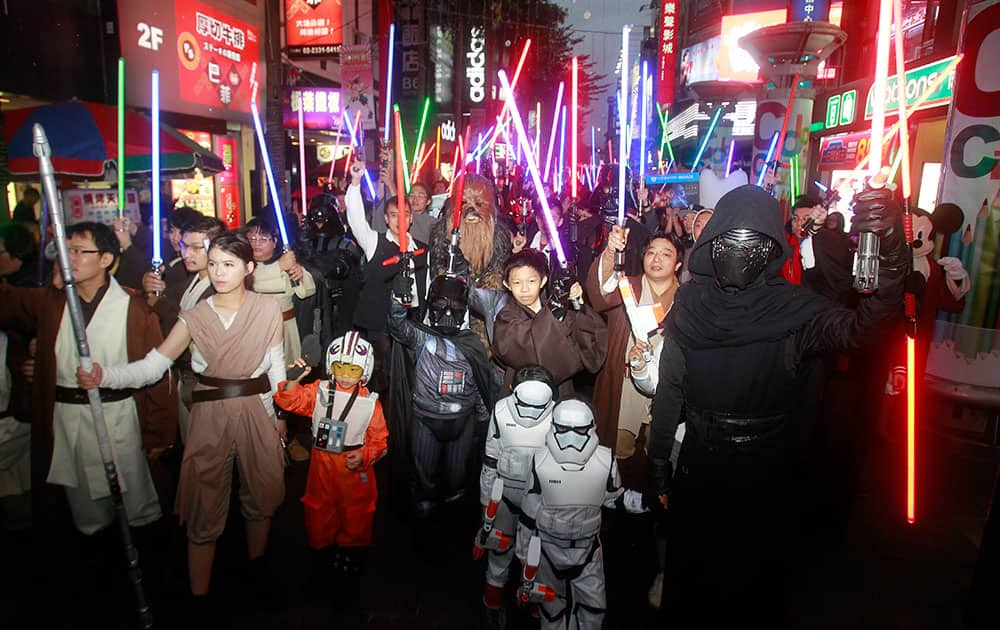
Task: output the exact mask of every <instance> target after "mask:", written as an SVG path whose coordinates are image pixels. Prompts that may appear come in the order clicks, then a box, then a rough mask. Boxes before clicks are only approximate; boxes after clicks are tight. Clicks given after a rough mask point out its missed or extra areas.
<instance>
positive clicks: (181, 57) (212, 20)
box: [118, 0, 266, 119]
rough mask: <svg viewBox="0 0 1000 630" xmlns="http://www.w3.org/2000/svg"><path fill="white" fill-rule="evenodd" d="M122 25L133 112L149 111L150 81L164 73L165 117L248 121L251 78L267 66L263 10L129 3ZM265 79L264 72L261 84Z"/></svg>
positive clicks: (122, 7)
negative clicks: (262, 42)
mask: <svg viewBox="0 0 1000 630" xmlns="http://www.w3.org/2000/svg"><path fill="white" fill-rule="evenodd" d="M244 4H246V3H244ZM215 5H220V6H224V7H225V9H222V8H215ZM118 19H119V24H120V33H121V50H122V55H123V56H124V57H125V58H126V59H127V60H128V63H127V64H126V72H127V77H126V82H125V83H126V90H127V93H126V99H127V101H128V104H129V105H133V106H137V107H149V106H150V87H149V77H150V73H151V72H152V71H153V70H159V72H160V99H161V100H160V107H161V108H162V109H163V110H165V111H172V112H179V113H185V114H194V115H199V116H209V117H213V118H225V119H234V118H243V119H248V116H244V115H248V114H249V113H250V92H251V89H250V73H251V69H252V67H253V64H254V63H255V62H256V63H257V64H258V65H259V64H260V41H259V36H260V27H261V26H262V25H263V10H262V8H259V7H253V6H251V5H249V4H247V5H246V7H245V8H241V9H239V10H237V9H235V8H234V7H231V6H230V5H229V4H228V3H227V4H223V3H221V2H219V1H218V0H215V1H214V2H199V1H198V0H174V1H173V2H167V1H157V2H151V1H146V2H141V1H131V2H129V1H125V0H122V1H121V2H119V3H118ZM265 74H266V73H264V72H258V73H257V78H258V80H259V81H260V82H261V83H263V82H264V80H265ZM263 88H264V86H263V85H262V86H261V89H263ZM234 114H236V115H234Z"/></svg>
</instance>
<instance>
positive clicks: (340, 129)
mask: <svg viewBox="0 0 1000 630" xmlns="http://www.w3.org/2000/svg"><path fill="white" fill-rule="evenodd" d="M343 130H344V121H343V119H341V120H338V121H337V136H336V140H335V141H334V143H333V159H332V160H330V174H329V175H327V177H326V180H327V182H328V183H329V184H330V185H331V186H332V185H333V167H334V166H336V165H337V154H338V153H340V134H341V133H342V132H343Z"/></svg>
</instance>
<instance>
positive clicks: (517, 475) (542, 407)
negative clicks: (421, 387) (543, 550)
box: [473, 365, 555, 627]
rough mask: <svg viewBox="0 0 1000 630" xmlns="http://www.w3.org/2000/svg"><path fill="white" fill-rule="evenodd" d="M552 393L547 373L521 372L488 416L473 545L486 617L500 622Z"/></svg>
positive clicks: (548, 421)
mask: <svg viewBox="0 0 1000 630" xmlns="http://www.w3.org/2000/svg"><path fill="white" fill-rule="evenodd" d="M554 393H555V383H554V382H553V378H552V374H551V373H550V372H549V371H548V370H546V369H545V368H543V367H541V366H538V365H532V366H527V367H523V368H521V369H519V370H518V371H517V372H516V373H515V374H514V382H513V387H512V391H511V394H510V395H509V396H507V397H506V398H502V399H500V400H499V401H497V404H496V407H495V408H494V410H493V418H492V419H491V421H490V426H489V432H488V433H487V435H486V448H485V454H484V457H483V469H482V473H481V474H480V477H479V502H480V503H481V504H482V505H483V511H484V519H483V525H482V527H481V528H480V530H479V531H478V532H477V533H476V537H475V540H474V543H473V544H474V551H473V554H474V555H475V556H476V557H481V556H482V555H483V552H484V551H485V552H487V557H488V560H487V565H486V585H485V587H484V588H483V604H484V605H485V606H486V608H487V609H488V611H489V612H488V616H491V617H501V616H502V613H500V611H502V609H503V601H502V599H503V589H504V585H505V584H506V583H507V574H508V571H509V569H510V561H511V559H512V558H513V556H514V545H513V542H514V537H515V535H516V534H517V521H518V517H520V515H521V502H522V500H523V499H524V493H525V492H526V491H527V489H528V484H529V482H530V481H531V472H532V471H531V463H532V460H533V459H534V456H535V453H536V452H537V451H538V450H539V449H544V448H545V438H546V436H547V435H548V433H549V425H550V424H551V420H552V409H553V407H554V405H555V401H554V400H553V396H554ZM492 611H497V612H492ZM490 613H491V614H490ZM494 625H497V626H500V627H502V626H503V622H502V621H499V620H498V621H496V622H494Z"/></svg>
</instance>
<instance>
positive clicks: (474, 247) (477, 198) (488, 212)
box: [430, 174, 511, 289]
mask: <svg viewBox="0 0 1000 630" xmlns="http://www.w3.org/2000/svg"><path fill="white" fill-rule="evenodd" d="M462 205H463V206H464V207H465V211H464V213H463V218H462V221H461V223H460V224H459V248H460V249H461V250H462V255H463V256H465V259H466V260H467V261H469V270H470V272H471V276H472V277H471V280H472V284H473V286H476V287H482V288H487V289H502V288H503V277H502V276H503V264H504V262H505V261H506V260H507V257H508V256H510V254H511V234H510V232H509V231H508V230H507V228H506V227H504V226H503V224H501V223H499V222H498V221H497V219H498V217H497V206H496V195H495V193H494V191H493V185H492V184H491V183H490V182H489V180H487V179H486V178H485V177H482V176H480V175H473V174H469V175H466V176H465V192H464V194H463V196H462ZM471 216H475V217H478V218H479V221H469V218H470V217H471ZM453 217H454V215H453V208H452V203H451V200H449V201H448V202H446V203H445V206H444V208H443V210H442V218H441V219H439V220H438V222H437V223H436V224H434V229H433V231H432V232H431V247H430V249H431V251H430V255H431V272H432V277H433V276H436V275H438V274H440V273H443V272H445V271H447V268H448V244H449V242H450V239H451V229H452V225H453V221H454V219H453Z"/></svg>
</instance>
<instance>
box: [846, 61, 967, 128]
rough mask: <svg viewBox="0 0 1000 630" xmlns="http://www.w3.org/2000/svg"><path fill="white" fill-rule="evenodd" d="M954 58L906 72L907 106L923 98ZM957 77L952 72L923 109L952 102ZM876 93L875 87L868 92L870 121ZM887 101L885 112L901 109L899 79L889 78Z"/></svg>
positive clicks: (866, 117)
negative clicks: (928, 87)
mask: <svg viewBox="0 0 1000 630" xmlns="http://www.w3.org/2000/svg"><path fill="white" fill-rule="evenodd" d="M953 59H954V57H948V58H947V59H942V60H940V61H935V62H934V63H929V64H927V65H926V66H920V67H919V68H913V69H912V70H907V71H906V87H905V89H906V105H907V107H912V106H913V104H914V103H915V102H916V101H917V99H919V98H920V97H921V96H923V94H924V92H925V91H926V90H927V86H928V85H930V84H931V83H933V82H934V80H935V79H936V78H937V77H938V75H939V74H941V72H942V71H943V70H944V69H945V68H946V67H947V66H948V64H950V63H951V62H952V60H953ZM954 83H955V75H954V71H952V76H951V77H949V78H948V79H946V80H945V81H943V82H942V83H941V85H940V86H939V87H938V88H937V89H936V90H934V93H933V94H931V95H930V98H928V99H927V100H926V101H925V102H924V103H923V104H922V105H921V106H920V108H921V109H927V108H929V107H935V106H937V105H943V104H945V103H947V102H948V101H950V100H951V97H952V93H953V90H954ZM874 91H875V89H874V86H872V87H871V88H869V90H868V98H867V100H866V101H865V120H869V119H871V117H872V97H873V92H874ZM885 94H886V99H885V112H886V113H887V114H888V113H889V112H894V111H896V110H897V109H899V77H897V76H895V75H891V76H890V77H889V83H888V85H886V89H885Z"/></svg>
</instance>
